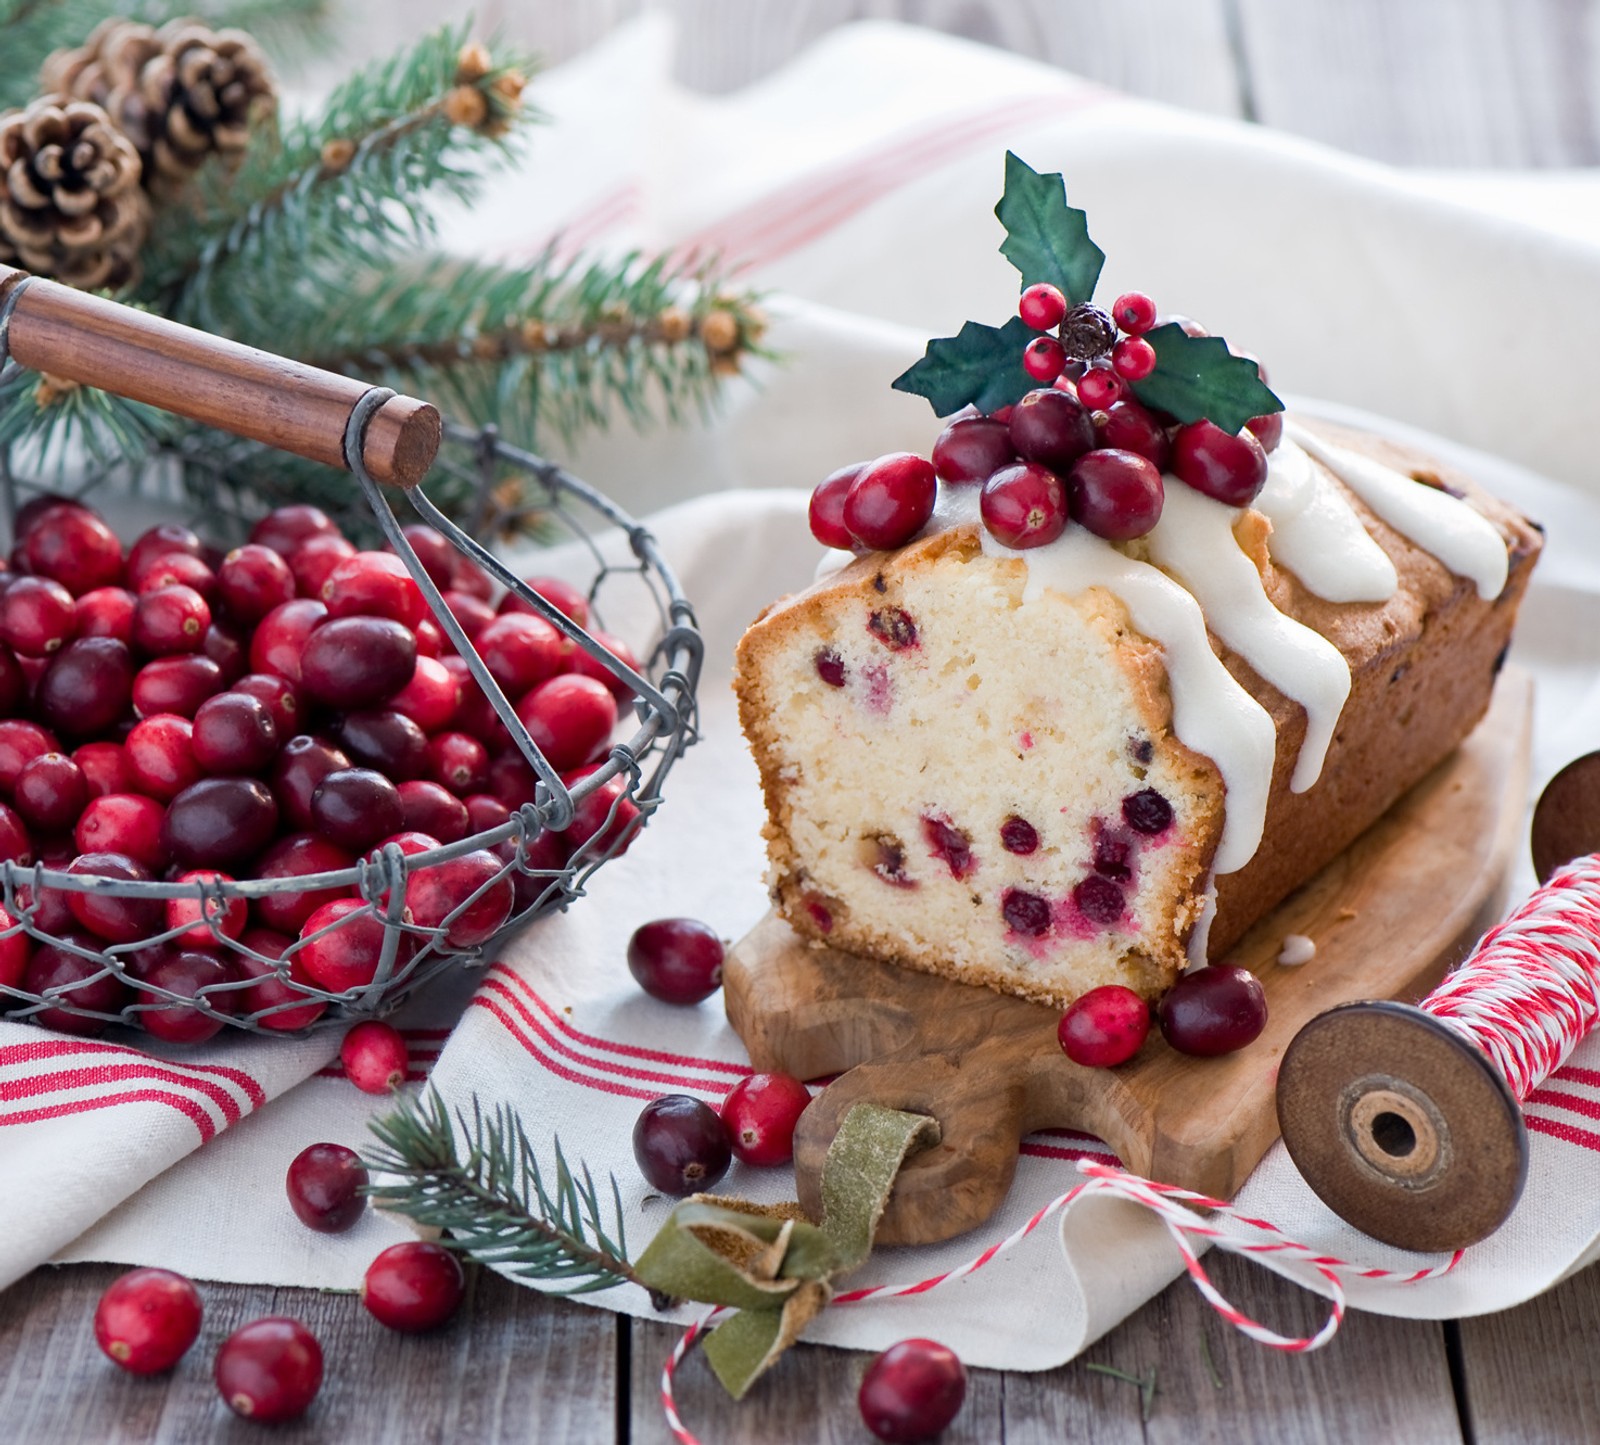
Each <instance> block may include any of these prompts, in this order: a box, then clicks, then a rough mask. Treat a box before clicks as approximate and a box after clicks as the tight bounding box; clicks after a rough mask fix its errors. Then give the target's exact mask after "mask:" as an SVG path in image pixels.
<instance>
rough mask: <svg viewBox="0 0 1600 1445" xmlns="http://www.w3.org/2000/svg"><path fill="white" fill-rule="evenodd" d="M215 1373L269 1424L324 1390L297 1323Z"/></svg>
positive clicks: (263, 1331) (267, 1325) (244, 1346)
mask: <svg viewBox="0 0 1600 1445" xmlns="http://www.w3.org/2000/svg"><path fill="white" fill-rule="evenodd" d="M307 510H315V509H314V508H308V509H307ZM213 1373H214V1375H215V1377H216V1381H217V1390H218V1391H219V1392H220V1393H221V1395H222V1398H223V1399H224V1400H226V1401H227V1402H228V1408H229V1409H230V1410H232V1411H233V1412H234V1414H236V1415H243V1416H244V1417H245V1418H246V1419H249V1420H259V1421H261V1422H262V1423H263V1424H268V1425H270V1424H274V1423H275V1422H277V1421H279V1420H294V1419H298V1418H299V1417H300V1416H301V1415H303V1414H305V1412H306V1411H307V1410H308V1409H310V1408H311V1402H312V1401H313V1400H315V1399H316V1398H317V1391H318V1390H319V1389H321V1388H322V1346H321V1345H319V1344H318V1343H317V1337H316V1336H315V1335H314V1334H312V1333H311V1331H310V1330H308V1329H307V1328H306V1327H305V1326H304V1325H303V1324H301V1323H300V1321H299V1320H291V1319H284V1318H281V1317H277V1316H273V1317H269V1318H267V1319H262V1320H255V1321H253V1322H252V1323H251V1324H248V1325H245V1326H244V1328H242V1329H238V1330H235V1331H234V1332H233V1333H232V1334H231V1335H229V1336H228V1338H227V1339H226V1340H224V1341H223V1342H222V1348H221V1349H219V1350H218V1351H217V1362H216V1367H215V1370H214V1372H213Z"/></svg>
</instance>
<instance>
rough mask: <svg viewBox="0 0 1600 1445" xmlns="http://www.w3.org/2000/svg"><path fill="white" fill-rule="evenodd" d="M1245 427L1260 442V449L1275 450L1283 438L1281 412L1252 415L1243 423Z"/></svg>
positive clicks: (1269, 451) (1265, 450)
mask: <svg viewBox="0 0 1600 1445" xmlns="http://www.w3.org/2000/svg"><path fill="white" fill-rule="evenodd" d="M1245 429H1246V430H1247V431H1248V432H1250V433H1251V435H1253V436H1254V437H1255V439H1256V440H1257V441H1258V442H1260V443H1261V450H1262V451H1264V452H1268V453H1271V452H1275V451H1276V450H1277V449H1278V443H1279V442H1281V441H1282V440H1283V413H1282V412H1281V411H1272V412H1268V413H1267V414H1266V415H1265V416H1253V417H1251V418H1250V420H1249V421H1247V422H1246V423H1245Z"/></svg>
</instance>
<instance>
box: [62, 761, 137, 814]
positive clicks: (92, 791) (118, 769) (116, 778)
mask: <svg viewBox="0 0 1600 1445" xmlns="http://www.w3.org/2000/svg"><path fill="white" fill-rule="evenodd" d="M72 761H73V762H75V763H76V764H77V765H78V771H79V772H81V773H82V774H83V781H84V789H85V796H84V807H87V806H88V803H89V799H91V798H103V797H105V795H106V794H107V793H127V792H131V791H132V790H133V770H132V769H131V768H129V767H128V755H127V753H125V752H124V751H123V749H122V744H121V743H85V744H84V745H83V746H82V747H80V748H76V749H74V751H73V754H72ZM78 811H79V814H80V815H81V814H82V812H83V809H82V808H80V809H79V810H78ZM74 823H76V819H74Z"/></svg>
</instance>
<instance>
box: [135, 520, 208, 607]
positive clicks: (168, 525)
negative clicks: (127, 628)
mask: <svg viewBox="0 0 1600 1445" xmlns="http://www.w3.org/2000/svg"><path fill="white" fill-rule="evenodd" d="M174 552H181V553H183V554H184V555H186V556H189V557H200V556H201V555H202V554H203V553H204V552H205V543H203V542H202V541H201V540H200V539H199V537H197V536H196V535H195V534H194V533H193V532H192V531H190V530H189V528H187V527H184V526H180V525H179V524H178V523H176V522H162V523H160V524H159V525H157V526H154V527H151V528H149V529H148V530H146V531H144V532H141V533H140V534H139V535H138V537H136V538H135V539H134V543H133V546H131V547H129V548H128V561H127V566H126V568H125V569H124V570H125V571H126V573H127V585H128V586H129V587H130V588H131V589H132V590H133V591H135V592H137V591H138V590H139V588H140V587H141V586H142V585H143V583H144V579H145V575H146V574H147V573H148V572H149V571H150V569H151V568H152V567H153V566H155V564H156V563H157V562H159V561H161V560H162V559H163V558H164V557H169V556H171V555H172V554H173V553H174Z"/></svg>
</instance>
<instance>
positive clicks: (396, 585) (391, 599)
mask: <svg viewBox="0 0 1600 1445" xmlns="http://www.w3.org/2000/svg"><path fill="white" fill-rule="evenodd" d="M318 595H320V596H321V598H322V600H323V601H324V602H325V603H327V604H328V616H329V617H388V618H391V619H392V620H393V621H395V622H400V623H403V624H404V625H405V626H407V627H415V626H416V625H417V623H419V622H421V621H422V619H423V618H424V617H426V616H427V615H428V604H427V601H426V599H424V597H423V595H422V589H421V588H420V587H418V586H417V583H416V579H415V578H414V577H412V575H411V573H410V572H409V571H407V570H406V564H405V563H404V562H402V561H401V560H400V559H399V558H398V557H397V556H395V554H394V553H393V552H357V553H356V554H355V556H353V557H350V558H347V559H346V560H345V561H343V562H341V563H340V564H339V565H338V566H337V567H335V568H334V569H333V571H332V572H330V573H329V574H328V580H327V581H326V582H324V583H323V584H322V591H321V593H320V594H318Z"/></svg>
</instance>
